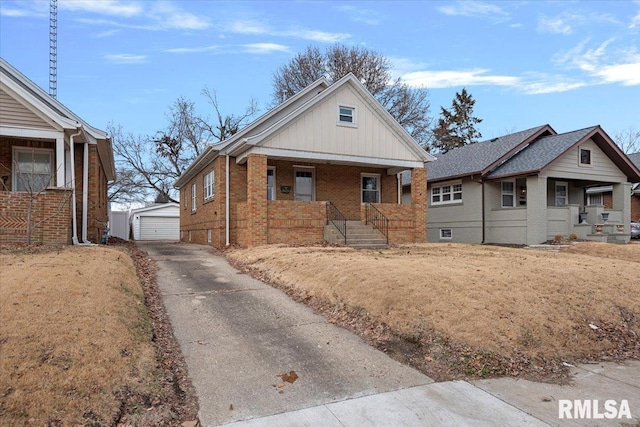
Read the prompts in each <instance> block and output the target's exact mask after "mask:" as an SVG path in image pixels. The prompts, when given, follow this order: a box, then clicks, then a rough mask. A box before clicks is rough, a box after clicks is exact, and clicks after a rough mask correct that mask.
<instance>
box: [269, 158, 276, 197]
mask: <svg viewBox="0 0 640 427" xmlns="http://www.w3.org/2000/svg"><path fill="white" fill-rule="evenodd" d="M269 171H273V186H272V187H271V190H272V191H271V194H269ZM276 193H277V191H276V167H275V166H267V200H276ZM269 196H271V198H269Z"/></svg>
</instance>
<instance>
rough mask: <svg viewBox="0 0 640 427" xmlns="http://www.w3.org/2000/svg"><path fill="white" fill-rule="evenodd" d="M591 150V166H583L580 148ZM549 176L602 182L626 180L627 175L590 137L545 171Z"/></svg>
mask: <svg viewBox="0 0 640 427" xmlns="http://www.w3.org/2000/svg"><path fill="white" fill-rule="evenodd" d="M581 148H585V149H588V150H591V166H581V165H580V162H579V155H580V149H581ZM543 174H544V175H546V176H548V177H549V178H556V179H559V180H562V179H563V178H564V179H578V180H593V181H601V182H611V183H614V182H626V181H627V178H626V176H625V175H624V174H623V173H622V172H621V171H620V169H618V167H617V166H616V165H615V163H613V162H612V161H611V159H609V157H608V156H607V155H606V154H605V153H604V152H603V151H602V150H601V149H600V147H598V146H597V145H596V143H595V142H593V140H591V139H589V140H587V141H585V142H584V143H582V144H580V145H579V146H577V147H574V148H572V149H571V150H569V151H567V152H566V153H565V154H564V155H563V156H562V157H560V158H559V159H558V160H557V161H556V162H555V163H554V164H553V165H552V166H551V167H550V168H549V169H547V170H545V171H544V172H543Z"/></svg>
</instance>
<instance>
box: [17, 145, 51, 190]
mask: <svg viewBox="0 0 640 427" xmlns="http://www.w3.org/2000/svg"><path fill="white" fill-rule="evenodd" d="M13 159H14V165H15V167H14V168H13V189H14V191H28V192H30V193H39V192H41V191H43V190H44V189H45V188H47V187H49V186H51V185H52V184H53V182H52V181H53V174H52V170H53V167H52V163H53V150H43V149H35V148H27V149H23V148H14V149H13Z"/></svg>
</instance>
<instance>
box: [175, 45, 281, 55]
mask: <svg viewBox="0 0 640 427" xmlns="http://www.w3.org/2000/svg"><path fill="white" fill-rule="evenodd" d="M165 52H168V53H203V52H215V53H228V54H236V53H251V54H269V53H274V52H289V47H288V46H285V45H281V44H277V43H248V44H242V45H226V46H225V45H211V46H200V47H178V48H172V49H167V50H165Z"/></svg>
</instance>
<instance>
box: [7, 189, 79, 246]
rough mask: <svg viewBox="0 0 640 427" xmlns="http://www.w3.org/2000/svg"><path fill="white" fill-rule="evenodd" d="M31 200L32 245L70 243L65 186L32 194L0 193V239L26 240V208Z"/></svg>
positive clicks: (14, 241)
mask: <svg viewBox="0 0 640 427" xmlns="http://www.w3.org/2000/svg"><path fill="white" fill-rule="evenodd" d="M30 200H32V201H33V203H32V221H31V224H32V227H33V229H32V232H31V243H32V244H44V245H66V244H69V243H71V202H70V194H69V191H68V190H65V189H54V188H52V189H48V190H46V191H45V192H44V193H40V194H38V195H33V196H32V195H31V194H29V193H26V192H19V193H13V192H8V191H3V192H0V242H1V243H27V228H28V221H27V218H28V208H29V201H30Z"/></svg>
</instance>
